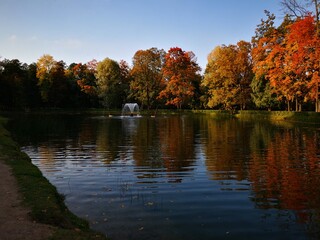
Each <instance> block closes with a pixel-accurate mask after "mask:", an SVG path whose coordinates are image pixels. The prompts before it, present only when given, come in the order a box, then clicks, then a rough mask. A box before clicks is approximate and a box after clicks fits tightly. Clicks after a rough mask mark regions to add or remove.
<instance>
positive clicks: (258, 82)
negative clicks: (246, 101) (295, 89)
mask: <svg viewBox="0 0 320 240" xmlns="http://www.w3.org/2000/svg"><path fill="white" fill-rule="evenodd" d="M265 14H266V16H267V19H266V20H264V19H261V23H260V24H258V26H257V28H256V30H255V36H254V37H252V40H251V43H252V50H251V55H252V61H253V72H254V74H255V75H254V78H253V80H252V83H251V89H252V93H251V97H252V101H253V102H254V104H255V105H256V107H258V108H267V109H269V110H271V108H273V107H274V106H275V105H276V104H277V103H278V101H277V96H276V94H275V91H274V89H273V87H272V86H271V85H270V81H269V80H268V79H266V75H267V73H268V71H267V66H266V62H265V60H266V58H267V56H268V55H269V53H270V51H271V49H272V47H273V44H274V43H273V42H272V39H273V35H274V33H275V30H276V27H275V26H274V21H275V18H276V17H275V15H274V14H272V13H270V12H268V11H265Z"/></svg>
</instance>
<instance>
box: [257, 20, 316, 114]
mask: <svg viewBox="0 0 320 240" xmlns="http://www.w3.org/2000/svg"><path fill="white" fill-rule="evenodd" d="M317 42H318V40H317V37H316V25H315V22H314V18H313V17H311V16H307V17H304V18H301V19H297V20H295V21H293V20H291V19H290V18H288V17H287V18H285V19H284V21H283V23H282V24H281V25H280V26H279V27H278V28H277V29H273V30H272V31H271V33H270V34H268V35H266V36H264V37H262V38H260V39H259V40H258V41H257V44H256V47H255V48H254V49H253V51H252V55H253V59H254V72H255V74H256V77H257V78H262V77H263V78H264V77H265V78H266V79H268V80H269V82H270V85H271V87H272V91H273V93H275V94H276V95H277V97H278V99H279V100H282V99H283V100H285V101H286V103H287V109H288V110H290V109H292V106H291V104H292V103H293V102H295V105H296V106H295V109H296V111H300V110H301V106H302V103H303V102H306V101H310V100H313V101H315V102H317V100H316V96H318V94H317V91H316V90H317V89H318V88H317V86H318V84H317V81H318V79H319V75H318V68H319V67H318V60H317V56H318V53H317V52H318V51H317V49H318V48H317V44H318V43H317Z"/></svg>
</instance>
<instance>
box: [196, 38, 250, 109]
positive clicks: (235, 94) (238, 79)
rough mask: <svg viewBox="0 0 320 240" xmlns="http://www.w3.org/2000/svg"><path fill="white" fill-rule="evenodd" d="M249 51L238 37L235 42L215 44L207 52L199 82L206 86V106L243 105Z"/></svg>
mask: <svg viewBox="0 0 320 240" xmlns="http://www.w3.org/2000/svg"><path fill="white" fill-rule="evenodd" d="M250 51H251V45H250V43H248V42H245V41H240V42H238V44H237V45H229V46H225V45H223V46H218V47H216V48H215V49H214V50H213V51H212V52H211V53H210V54H209V56H208V64H207V67H206V71H205V74H204V79H203V82H202V85H203V86H205V87H206V88H207V89H208V94H209V100H208V103H207V105H208V107H215V106H219V105H222V107H223V108H224V109H233V108H234V107H235V106H237V105H238V106H239V107H240V108H241V109H244V108H245V107H246V104H247V103H248V101H249V100H250V93H251V88H250V83H251V81H252V78H253V73H252V61H251V57H250Z"/></svg>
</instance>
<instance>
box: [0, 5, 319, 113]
mask: <svg viewBox="0 0 320 240" xmlns="http://www.w3.org/2000/svg"><path fill="white" fill-rule="evenodd" d="M282 2H283V3H284V5H285V7H286V9H287V10H289V11H288V12H289V13H291V14H287V15H286V16H285V17H284V18H283V19H282V22H281V24H280V25H279V26H276V25H275V19H276V16H275V15H274V14H272V13H270V12H268V11H266V12H265V14H266V19H262V20H261V23H260V24H258V25H257V28H256V31H255V34H254V36H253V37H252V40H251V42H246V41H239V42H238V43H236V44H230V45H228V46H227V45H221V46H217V47H215V48H214V49H213V50H212V52H211V53H208V62H207V66H206V68H205V71H204V72H202V71H201V68H200V66H199V65H198V64H197V58H196V56H195V54H194V53H193V52H192V51H185V50H183V49H181V48H180V47H172V48H170V49H169V50H168V51H165V50H163V49H158V48H156V47H153V48H150V49H146V50H138V51H137V52H136V53H135V54H134V56H133V58H132V64H131V66H129V64H128V63H127V62H125V61H120V62H117V61H115V60H112V59H110V58H108V57H106V58H105V59H104V60H102V61H99V62H98V61H96V60H92V61H90V62H88V63H85V64H84V63H71V64H70V65H67V64H66V63H65V62H64V61H63V60H60V61H57V60H55V59H54V58H53V56H51V55H49V54H44V55H43V56H41V57H40V58H39V59H38V60H37V62H36V63H32V64H29V65H28V64H25V63H22V62H20V61H19V60H18V59H12V60H8V59H3V60H1V61H0V86H1V88H0V110H17V109H19V110H25V111H29V110H30V109H39V108H40V109H41V108H92V107H93V108H101V107H104V108H106V109H115V108H118V109H121V107H122V106H123V104H124V103H127V102H137V103H138V104H139V106H140V107H141V108H142V109H148V110H149V109H164V108H167V109H175V108H176V109H215V110H232V111H237V110H287V111H316V112H320V98H319V96H320V88H319V86H320V76H319V72H320V67H319V59H320V57H319V56H320V48H319V44H320V24H319V12H320V11H319V5H318V4H317V1H311V0H308V1H306V2H308V3H309V5H308V9H307V10H306V11H302V10H303V8H302V7H303V6H302V5H301V6H299V5H294V8H291V7H292V6H291V5H290V4H293V3H296V1H286V0H284V1H282ZM313 3H315V6H314V7H313ZM298 7H299V8H298ZM295 10H296V11H297V12H293V13H292V12H290V11H295ZM298 10H299V11H298Z"/></svg>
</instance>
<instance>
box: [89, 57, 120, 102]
mask: <svg viewBox="0 0 320 240" xmlns="http://www.w3.org/2000/svg"><path fill="white" fill-rule="evenodd" d="M95 76H96V78H97V92H98V96H99V98H100V100H101V103H102V105H103V106H105V107H106V108H120V107H121V106H122V104H123V102H122V98H121V95H120V94H119V92H121V88H122V84H121V72H120V66H119V64H118V62H116V61H114V60H112V59H110V58H106V59H104V60H103V61H101V62H99V63H98V65H97V72H96V74H95Z"/></svg>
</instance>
